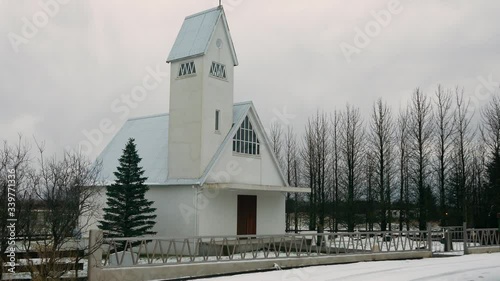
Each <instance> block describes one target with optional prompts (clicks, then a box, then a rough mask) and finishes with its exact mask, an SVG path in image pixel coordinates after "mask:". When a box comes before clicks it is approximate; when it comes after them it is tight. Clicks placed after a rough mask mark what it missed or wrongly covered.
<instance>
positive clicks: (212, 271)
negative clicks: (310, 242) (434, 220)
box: [95, 251, 432, 281]
mask: <svg viewBox="0 0 500 281" xmlns="http://www.w3.org/2000/svg"><path fill="white" fill-rule="evenodd" d="M431 256H432V253H431V252H430V251H412V252H392V253H371V254H352V255H334V256H320V257H303V258H288V259H286V258H283V259H265V260H264V259H262V260H245V261H230V262H216V263H215V262H212V263H192V264H176V265H144V266H134V267H105V268H96V271H95V273H96V276H98V277H97V280H99V281H115V280H116V281H147V280H154V279H156V280H158V279H160V280H168V279H176V278H183V277H202V276H211V275H221V274H231V273H235V274H236V273H244V272H250V271H257V270H269V269H273V268H274V264H275V263H276V264H278V265H279V266H280V267H281V268H283V269H286V268H294V267H302V266H313V265H327V264H341V263H353V262H364V261H383V260H401V259H420V258H430V257H431Z"/></svg>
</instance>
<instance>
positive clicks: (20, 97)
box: [0, 0, 500, 156]
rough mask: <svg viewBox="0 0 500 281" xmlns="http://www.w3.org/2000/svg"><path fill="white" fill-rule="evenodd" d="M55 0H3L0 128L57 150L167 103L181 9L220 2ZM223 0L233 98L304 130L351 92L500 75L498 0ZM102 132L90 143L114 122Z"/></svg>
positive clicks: (363, 98) (379, 92)
mask: <svg viewBox="0 0 500 281" xmlns="http://www.w3.org/2000/svg"><path fill="white" fill-rule="evenodd" d="M54 1H55V0H52V1H51V0H36V1H35V0H34V1H28V0H24V1H22V0H0V35H1V36H2V37H1V40H0V63H1V64H0V65H1V68H0V139H7V140H13V139H15V138H16V136H17V134H18V133H22V134H23V135H25V136H27V137H28V138H31V137H32V136H36V138H37V139H39V140H44V141H46V143H47V147H48V149H49V150H51V151H60V150H62V148H64V147H68V146H70V147H76V146H77V144H79V143H81V142H82V141H85V140H87V141H88V137H86V136H85V134H84V131H87V132H93V133H95V131H96V130H98V129H99V126H100V125H99V124H100V122H102V120H110V122H111V125H109V124H108V125H107V127H112V129H114V131H116V130H118V129H119V128H120V127H121V125H122V124H123V123H124V122H125V120H126V119H128V118H132V117H137V116H144V115H151V114H158V113H165V112H168V106H169V80H168V78H162V77H164V76H165V75H167V74H168V73H169V72H170V69H169V65H168V64H166V63H165V60H166V57H167V56H168V53H169V52H170V49H171V46H172V45H173V43H174V40H175V38H176V35H177V32H178V31H179V29H180V27H181V25H182V22H183V19H184V17H186V16H188V15H190V14H193V13H197V12H199V11H202V10H205V9H208V8H211V7H214V6H216V5H217V4H218V1H217V0H147V1H122V0H106V1H102V0H89V1H83V0H82V1H81V0H64V1H63V0H60V2H61V3H63V2H64V3H63V4H59V2H54ZM66 2H67V3H66ZM40 3H52V4H51V5H48V8H47V9H44V8H42V7H41V5H40ZM54 3H56V4H55V5H54ZM222 3H223V5H224V8H225V10H226V14H227V17H228V22H229V26H230V28H231V32H232V37H233V41H234V44H235V48H236V52H237V55H238V58H239V62H240V65H239V66H238V67H237V68H236V70H235V71H236V73H235V94H234V99H235V102H239V101H247V100H252V101H253V102H254V104H255V106H256V108H257V110H258V113H259V114H260V117H261V119H262V122H263V123H264V124H265V125H266V126H267V125H268V124H269V122H270V121H271V120H273V119H278V120H282V119H283V116H285V121H286V122H288V121H289V122H290V124H292V125H294V126H296V127H297V129H298V130H301V129H302V128H303V125H304V122H305V119H307V117H309V116H310V115H311V114H313V113H314V112H315V111H316V110H317V109H321V110H325V111H333V110H334V109H335V108H340V109H342V108H343V107H344V106H345V104H346V103H347V102H349V103H351V104H354V105H356V106H358V107H360V108H361V110H362V112H363V113H367V112H368V110H370V108H371V106H372V104H373V102H374V101H375V100H376V99H377V98H378V97H382V98H383V99H385V100H386V101H388V102H389V103H390V104H391V105H393V106H394V110H397V109H398V108H399V107H400V106H402V105H404V104H406V101H407V99H408V97H409V95H410V93H411V92H412V91H413V90H414V89H415V88H416V87H421V88H422V89H423V90H424V91H425V92H427V93H432V92H433V91H434V89H435V87H436V85H437V84H438V83H441V84H443V85H444V86H446V87H455V86H456V85H459V86H463V87H465V91H466V95H469V96H474V95H476V96H477V95H478V94H477V93H476V89H477V88H478V87H479V88H480V87H481V85H483V84H484V83H485V82H484V80H488V79H489V80H492V81H493V82H495V81H500V63H499V62H500V1H494V0H491V1H486V0H484V1H470V0H468V1H466V0H462V1H456V0H439V1H438V0H436V1H416V0H413V1H411V0H401V1H400V2H399V4H398V3H397V1H396V2H394V1H388V0H380V1H378V0H377V1H361V0H359V1H352V0H349V1H348V0H344V1H334V0H315V1H306V0H300V1H299V0H286V1H285V0H223V1H222ZM374 14H376V15H374ZM377 15H378V16H377ZM387 15H390V16H389V17H388V16H387ZM377 18H378V19H377ZM27 22H29V23H27ZM32 24H33V26H34V28H35V29H33V26H31V25H32ZM360 30H364V31H363V35H360V34H359V33H360ZM366 30H368V33H369V34H366ZM360 38H361V39H360ZM362 39H365V40H364V41H363V40H362ZM366 39H368V40H366ZM342 46H343V48H344V51H342V48H341V47H342ZM346 46H347V47H346ZM346 50H347V53H346ZM349 52H351V53H349ZM346 54H350V55H347V56H346ZM158 71H159V72H161V73H162V74H161V75H160V76H159V78H158V81H159V83H158V85H157V87H156V88H154V89H152V90H150V91H148V93H147V96H146V97H145V99H144V100H143V101H140V102H137V103H133V104H131V105H128V106H127V107H128V108H130V112H129V113H127V114H126V113H124V111H122V112H120V113H117V112H116V110H115V111H113V110H112V109H111V107H112V105H113V104H114V105H115V106H117V105H123V104H124V103H123V101H122V100H121V99H122V96H129V95H130V93H131V91H132V89H133V88H134V87H136V86H140V85H142V80H143V79H144V78H145V77H146V76H147V75H149V73H150V72H158ZM162 75H163V76H162ZM490 84H491V83H490ZM482 94H483V96H484V95H485V93H484V92H483V93H482ZM479 101H480V102H483V99H479ZM280 116H281V117H280ZM365 116H366V115H365ZM101 132H102V130H101ZM102 135H103V138H102V140H99V139H96V140H95V142H96V144H95V145H94V146H93V148H92V149H91V155H92V156H95V155H96V154H97V153H99V152H100V151H101V150H102V149H103V148H104V146H105V145H106V144H107V143H108V142H109V140H110V139H111V137H112V136H113V135H114V132H113V131H111V130H108V131H106V132H103V133H102ZM94 137H95V138H97V135H95V134H94Z"/></svg>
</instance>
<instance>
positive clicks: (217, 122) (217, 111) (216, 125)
mask: <svg viewBox="0 0 500 281" xmlns="http://www.w3.org/2000/svg"><path fill="white" fill-rule="evenodd" d="M219 118H220V110H216V111H215V131H219Z"/></svg>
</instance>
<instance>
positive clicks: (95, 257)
mask: <svg viewBox="0 0 500 281" xmlns="http://www.w3.org/2000/svg"><path fill="white" fill-rule="evenodd" d="M102 238H103V235H102V230H97V229H92V230H90V233H89V262H88V268H87V277H88V280H89V281H97V280H98V277H99V276H98V267H101V264H102V248H101V244H102Z"/></svg>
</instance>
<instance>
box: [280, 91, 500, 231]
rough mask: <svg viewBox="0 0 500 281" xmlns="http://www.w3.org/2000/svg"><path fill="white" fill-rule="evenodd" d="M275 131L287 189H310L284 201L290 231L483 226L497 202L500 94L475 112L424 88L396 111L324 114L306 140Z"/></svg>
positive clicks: (378, 108)
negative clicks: (307, 192) (432, 224)
mask: <svg viewBox="0 0 500 281" xmlns="http://www.w3.org/2000/svg"><path fill="white" fill-rule="evenodd" d="M270 133H271V142H272V146H273V149H274V152H275V153H276V154H277V155H278V156H279V157H278V158H279V160H280V163H281V164H282V169H283V170H284V171H285V174H286V175H287V177H288V181H289V183H290V184H291V185H292V186H307V187H310V188H311V191H312V192H311V193H310V194H306V195H297V194H288V195H287V219H286V221H287V224H286V226H287V230H289V231H291V230H300V229H304V228H308V229H311V230H312V229H320V230H321V229H322V228H329V229H330V230H333V231H338V230H339V229H346V230H348V231H353V230H354V229H355V228H356V227H360V226H361V225H362V226H363V227H366V228H367V229H370V230H372V229H374V227H375V228H379V229H381V230H391V229H392V228H393V227H398V226H399V229H403V228H405V227H406V228H407V229H410V227H411V226H412V225H414V226H415V227H418V228H419V229H424V228H425V227H426V225H427V222H429V221H438V222H439V223H440V224H441V225H457V224H461V223H462V222H467V223H469V225H473V226H476V227H481V226H487V225H488V219H490V221H491V216H492V214H493V213H494V212H495V210H496V206H498V205H499V203H500V200H499V196H500V188H499V187H496V186H495V181H496V177H498V178H499V180H498V182H499V183H498V185H500V163H498V167H497V166H495V165H497V162H498V161H500V98H499V97H498V96H495V97H493V98H492V99H490V100H489V101H488V102H487V103H486V104H485V105H484V106H483V107H482V108H480V109H477V110H475V111H474V110H473V109H472V107H471V105H470V101H469V99H468V98H466V96H465V93H464V90H463V89H461V88H459V87H456V88H454V89H445V88H443V87H442V86H438V87H437V89H436V90H435V93H433V94H430V95H428V94H425V93H423V91H422V90H421V89H419V88H417V89H415V91H414V92H413V94H412V95H411V98H410V99H409V102H408V104H407V106H405V107H403V108H400V109H399V110H397V111H394V110H393V109H392V108H391V107H390V106H388V104H387V103H386V102H384V101H383V100H382V99H378V100H377V101H376V102H375V103H374V104H373V107H372V110H371V112H370V114H369V115H367V116H362V114H361V113H360V110H359V108H357V107H355V106H353V105H349V104H348V105H346V107H345V108H344V109H343V110H340V111H339V110H335V111H333V112H331V113H326V112H317V113H316V114H315V115H314V116H312V117H310V118H309V119H308V121H307V124H306V126H305V130H304V134H303V136H297V135H296V134H295V133H294V130H293V129H292V128H291V127H288V128H281V126H280V125H279V124H277V123H275V124H273V125H272V126H271V132H270ZM495 169H497V170H498V171H497V170H495ZM495 215H496V214H495ZM304 217H305V218H306V219H305V221H306V222H305V223H301V222H303V221H304ZM301 218H302V219H301Z"/></svg>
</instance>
